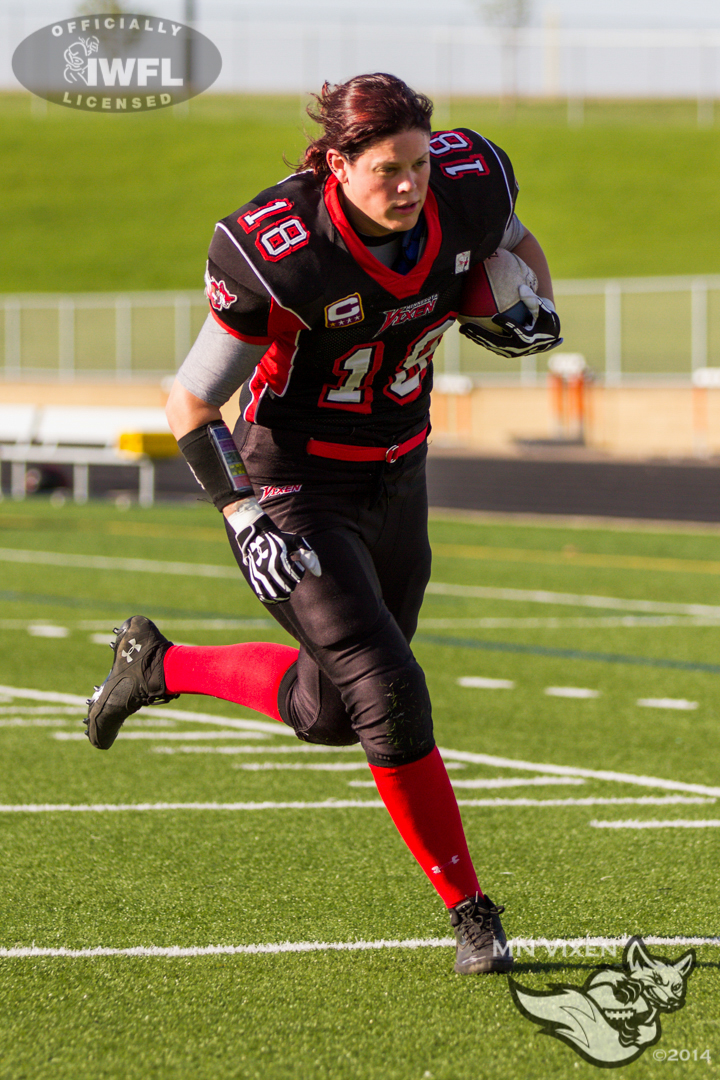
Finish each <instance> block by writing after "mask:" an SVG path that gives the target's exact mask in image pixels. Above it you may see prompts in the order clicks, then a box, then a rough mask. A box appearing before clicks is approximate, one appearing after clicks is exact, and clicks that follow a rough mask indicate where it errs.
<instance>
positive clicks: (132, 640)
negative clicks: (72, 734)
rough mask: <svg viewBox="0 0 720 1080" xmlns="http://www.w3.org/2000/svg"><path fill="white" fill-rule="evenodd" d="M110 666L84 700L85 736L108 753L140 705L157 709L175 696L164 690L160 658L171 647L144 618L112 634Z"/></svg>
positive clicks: (128, 620)
mask: <svg viewBox="0 0 720 1080" xmlns="http://www.w3.org/2000/svg"><path fill="white" fill-rule="evenodd" d="M115 635H116V636H115V641H114V642H111V645H110V647H111V649H112V650H113V653H114V654H115V659H114V661H113V666H112V667H111V668H110V672H109V674H108V677H107V678H106V679H105V682H104V683H103V684H102V686H96V687H95V693H94V694H93V696H92V697H91V698H88V705H89V706H90V708H89V709H88V714H87V716H86V717H85V721H84V722H85V725H86V728H85V734H86V735H87V737H88V739H89V740H90V742H91V743H92V744H93V746H96V747H97V748H98V750H109V749H110V747H111V746H112V744H113V743H114V742H115V739H116V738H117V734H118V732H119V730H120V728H121V727H122V725H123V723H124V722H125V720H127V718H128V716H131V715H132V714H133V713H134V712H137V711H138V709H141V708H142V707H143V705H159V704H160V703H165V702H167V701H172V699H173V698H176V697H179V696H180V695H179V694H169V693H168V692H167V688H166V686H165V676H164V673H163V657H164V656H165V653H166V652H167V651H168V649H169V648H170V646H171V645H172V641H168V639H167V638H166V637H164V636H163V635H162V634H161V633H160V631H159V630H158V628H157V626H156V625H155V623H153V622H150V620H149V619H146V618H145V616H144V615H133V616H132V618H130V619H126V620H125V622H124V623H123V624H122V626H121V627H120V629H119V630H118V629H117V628H116V630H115Z"/></svg>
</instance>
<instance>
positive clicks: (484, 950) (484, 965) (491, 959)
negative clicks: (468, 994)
mask: <svg viewBox="0 0 720 1080" xmlns="http://www.w3.org/2000/svg"><path fill="white" fill-rule="evenodd" d="M504 910H505V908H504V907H497V905H495V904H493V902H492V900H491V899H490V897H489V896H481V897H478V896H471V897H469V898H468V899H467V900H463V902H462V903H461V904H458V905H457V907H454V908H450V922H451V923H452V925H453V928H454V930H455V938H456V939H457V955H456V957H455V970H456V971H457V972H459V973H460V974H461V975H472V974H474V973H475V972H479V971H510V970H511V969H512V966H513V963H514V961H513V957H512V952H511V950H510V946H509V945H508V943H507V938H506V937H505V931H504V930H503V928H502V923H501V922H500V915H501V914H502V912H503V911H504Z"/></svg>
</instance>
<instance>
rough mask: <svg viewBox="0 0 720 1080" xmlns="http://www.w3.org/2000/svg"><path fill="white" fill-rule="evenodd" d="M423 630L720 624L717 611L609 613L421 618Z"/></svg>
mask: <svg viewBox="0 0 720 1080" xmlns="http://www.w3.org/2000/svg"><path fill="white" fill-rule="evenodd" d="M418 626H419V627H420V629H421V630H595V629H598V628H600V629H608V628H613V627H643V628H644V629H647V628H650V629H653V628H662V627H665V626H720V617H719V616H714V615H702V616H701V615H695V616H693V615H617V616H613V615H607V616H597V617H595V618H593V617H592V616H588V617H587V618H582V617H579V618H559V617H557V618H553V617H552V616H548V617H547V618H530V617H528V618H519V617H518V618H512V617H511V616H509V617H508V618H505V619H498V618H486V619H483V618H479V619H420V620H419V622H418Z"/></svg>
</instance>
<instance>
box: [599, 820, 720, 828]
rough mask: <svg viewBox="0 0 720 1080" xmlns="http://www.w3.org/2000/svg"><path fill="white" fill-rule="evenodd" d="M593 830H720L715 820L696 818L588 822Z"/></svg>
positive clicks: (718, 823) (719, 825) (719, 823)
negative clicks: (689, 819) (686, 819)
mask: <svg viewBox="0 0 720 1080" xmlns="http://www.w3.org/2000/svg"><path fill="white" fill-rule="evenodd" d="M588 824H589V825H591V826H592V827H593V829H720V821H718V819H717V818H697V819H695V820H693V821H683V820H681V819H680V818H677V819H676V820H674V821H639V820H633V819H632V818H631V819H630V820H627V821H590V822H588Z"/></svg>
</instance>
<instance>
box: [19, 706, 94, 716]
mask: <svg viewBox="0 0 720 1080" xmlns="http://www.w3.org/2000/svg"><path fill="white" fill-rule="evenodd" d="M6 713H10V714H12V715H13V716H26V715H27V716H41V715H43V714H44V713H51V714H52V715H53V716H77V714H78V711H77V709H76V708H75V706H74V705H0V714H6Z"/></svg>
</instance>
